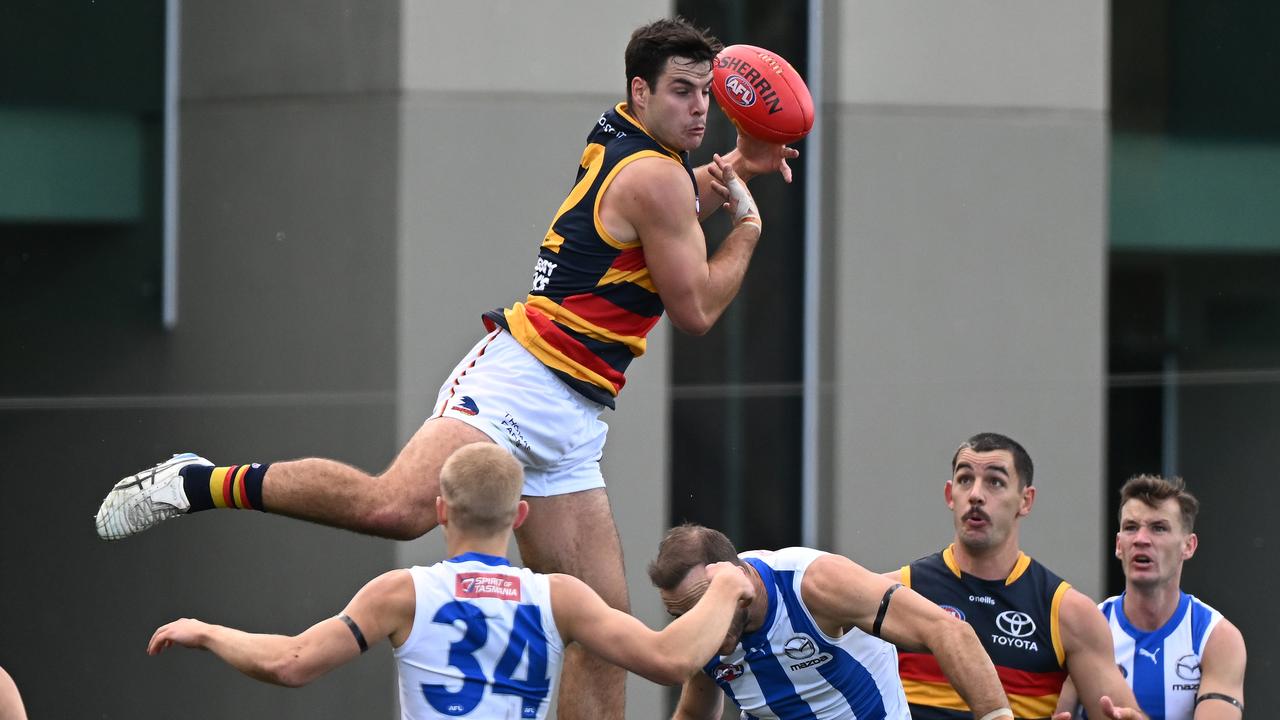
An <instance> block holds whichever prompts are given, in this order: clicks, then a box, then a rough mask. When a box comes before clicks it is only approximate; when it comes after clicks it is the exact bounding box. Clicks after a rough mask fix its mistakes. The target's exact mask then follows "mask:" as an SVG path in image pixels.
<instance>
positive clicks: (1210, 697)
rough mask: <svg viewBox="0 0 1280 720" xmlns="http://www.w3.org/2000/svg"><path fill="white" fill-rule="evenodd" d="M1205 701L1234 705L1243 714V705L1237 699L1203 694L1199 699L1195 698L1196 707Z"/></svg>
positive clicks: (1228, 696)
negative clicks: (1217, 701)
mask: <svg viewBox="0 0 1280 720" xmlns="http://www.w3.org/2000/svg"><path fill="white" fill-rule="evenodd" d="M1205 700H1221V701H1223V702H1225V703H1231V704H1232V705H1235V706H1236V708H1237V709H1238V710H1239V711H1240V712H1241V713H1244V703H1242V702H1240V701H1239V700H1237V699H1235V698H1233V697H1231V696H1230V695H1223V694H1222V693H1215V692H1209V693H1205V694H1203V695H1201V696H1200V697H1198V698H1196V705H1199V704H1200V703H1201V702H1203V701H1205ZM1192 707H1194V706H1192Z"/></svg>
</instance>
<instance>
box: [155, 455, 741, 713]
mask: <svg viewBox="0 0 1280 720" xmlns="http://www.w3.org/2000/svg"><path fill="white" fill-rule="evenodd" d="M523 482H524V474H523V472H522V470H521V467H520V463H519V462H517V461H516V460H515V459H514V458H512V457H511V454H510V453H508V452H507V451H505V450H503V449H502V448H499V447H498V446H497V445H493V444H491V443H476V444H471V445H466V446H464V447H462V448H460V449H459V450H457V451H456V452H454V453H453V454H452V455H451V456H450V457H449V459H448V460H447V461H446V462H445V464H444V467H443V468H442V469H441V473H440V489H441V493H442V495H441V496H440V497H439V498H438V499H437V500H436V511H437V513H438V516H439V518H440V524H441V525H442V526H443V527H444V533H445V541H446V544H447V546H448V554H449V559H448V560H445V561H443V562H440V563H437V564H435V565H432V566H431V567H421V566H419V567H412V568H409V569H405V570H393V571H391V572H389V573H386V574H384V575H381V576H379V577H377V578H375V579H373V580H372V581H370V582H369V583H368V584H367V585H365V586H364V587H363V588H362V589H361V590H360V591H359V592H358V593H356V595H355V597H354V598H352V600H351V602H350V603H348V604H347V607H346V608H345V609H343V611H342V613H341V614H339V615H337V616H335V617H331V618H329V619H327V620H323V621H321V622H319V623H316V624H315V625H313V626H311V627H310V628H308V629H307V630H305V631H304V632H302V633H301V634H299V635H296V636H293V637H286V636H283V635H261V634H252V633H246V632H242V631H240V630H235V629H232V628H228V627H222V626H220V625H210V624H208V623H204V622H201V621H199V620H192V619H184V620H177V621H175V622H172V623H169V624H168V625H165V626H163V627H161V628H159V629H158V630H156V632H155V634H154V635H153V636H152V638H151V642H150V643H149V644H148V645H147V652H148V653H150V654H152V655H155V654H158V653H160V652H161V651H162V650H164V649H166V648H168V647H170V646H172V645H182V646H185V647H192V648H203V649H206V650H210V651H212V652H213V653H214V654H216V655H217V656H218V657H220V658H221V659H223V660H224V661H226V662H227V663H228V664H230V665H231V666H233V667H234V668H236V669H237V670H239V671H240V672H243V673H244V674H246V675H248V676H250V677H253V678H255V679H258V680H262V681H264V682H270V683H276V684H279V685H287V686H292V687H296V686H300V685H305V684H307V683H309V682H311V681H312V680H314V679H316V678H318V677H320V676H321V675H323V674H324V673H326V672H328V671H330V670H332V669H334V668H336V667H338V666H339V665H342V664H344V663H347V662H349V661H351V660H353V659H355V658H356V657H357V656H359V655H360V653H362V652H364V651H365V650H367V649H368V647H369V645H371V644H376V643H378V642H381V641H382V640H384V639H386V640H390V641H391V645H392V646H393V647H394V648H395V650H394V652H395V656H396V665H397V668H398V672H399V676H400V708H401V713H402V717H404V718H406V719H410V718H412V719H417V718H435V717H444V716H458V715H463V714H465V715H466V716H467V717H472V718H479V719H487V718H515V717H519V718H542V717H545V716H546V714H547V710H548V703H547V698H548V697H549V695H550V694H551V691H552V689H553V687H554V685H555V683H556V681H557V679H558V678H559V674H560V672H559V671H560V666H561V658H562V656H563V652H564V646H565V645H566V644H568V643H570V642H578V643H580V644H581V645H583V646H584V647H586V648H587V649H588V650H590V651H591V652H593V653H596V654H597V655H599V656H600V657H602V658H604V659H605V660H607V661H608V662H611V663H614V664H616V665H618V666H620V667H623V668H626V669H628V670H631V671H633V672H635V673H638V674H640V675H643V676H644V677H646V678H648V679H650V680H652V681H654V682H658V683H662V684H666V685H674V684H678V683H681V682H683V681H684V680H685V679H686V678H687V677H689V676H690V675H691V674H693V673H694V672H696V671H697V670H698V669H699V668H700V667H701V666H702V664H703V663H705V662H706V661H707V660H708V659H710V658H711V657H712V655H714V654H715V651H716V648H717V647H718V646H719V645H720V641H721V640H722V639H723V638H724V636H725V633H727V632H728V631H729V623H730V621H731V619H732V618H733V617H734V611H735V610H736V609H737V607H738V606H739V605H740V604H743V603H746V602H749V601H750V599H751V596H752V589H751V583H750V582H749V581H748V580H747V578H746V575H745V574H743V573H742V572H741V571H740V570H739V569H737V568H735V567H732V566H729V565H727V564H724V563H720V564H717V565H714V566H711V567H709V568H708V569H707V572H708V574H709V575H711V577H712V580H711V585H710V587H709V588H708V590H707V593H706V595H705V596H704V598H703V600H702V602H700V603H698V605H697V606H696V607H694V608H693V609H692V610H691V611H690V612H689V613H688V614H687V615H685V616H684V617H683V618H681V619H679V620H676V621H675V622H673V623H671V624H670V625H668V626H667V627H666V628H665V629H664V630H662V631H661V632H655V631H653V630H650V629H649V628H648V627H646V626H645V625H644V624H643V623H641V622H640V621H639V620H637V619H635V618H634V617H632V616H630V615H628V614H626V613H623V612H621V611H618V610H615V609H613V608H611V607H609V606H608V605H607V604H605V602H604V601H603V600H601V599H600V596H599V595H597V594H596V593H595V591H593V590H592V589H591V588H589V587H587V585H586V584H585V583H583V582H582V581H581V580H578V579H577V578H574V577H571V576H568V575H559V574H553V575H541V574H538V573H534V572H532V571H530V570H527V569H524V568H516V567H512V566H511V565H509V564H508V563H507V560H506V558H505V553H506V549H507V544H508V542H509V541H510V538H511V531H512V530H513V529H514V528H515V527H518V526H519V525H520V524H521V523H522V522H524V519H525V517H526V515H527V514H528V511H529V506H528V503H526V502H525V501H523V500H521V499H520V493H521V487H522V485H523Z"/></svg>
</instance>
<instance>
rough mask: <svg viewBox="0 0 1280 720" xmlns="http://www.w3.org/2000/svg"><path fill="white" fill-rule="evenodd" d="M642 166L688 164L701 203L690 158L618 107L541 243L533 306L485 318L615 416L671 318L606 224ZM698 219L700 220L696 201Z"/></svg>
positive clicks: (591, 142)
mask: <svg viewBox="0 0 1280 720" xmlns="http://www.w3.org/2000/svg"><path fill="white" fill-rule="evenodd" d="M641 158H663V159H666V160H670V161H671V162H675V163H679V164H680V165H681V166H683V167H684V169H685V171H686V172H688V174H689V182H690V183H692V184H693V191H694V196H695V198H696V197H697V192H698V184H697V181H696V180H695V179H694V176H693V169H692V167H690V165H689V157H688V153H681V152H677V151H675V150H672V149H670V148H668V147H666V146H664V145H662V144H661V143H659V142H658V141H657V140H655V139H653V138H652V137H650V136H649V135H648V133H647V132H646V131H645V129H644V126H643V125H641V123H640V121H639V120H637V119H636V118H635V117H634V116H632V115H630V114H629V113H628V112H627V110H626V106H625V104H624V103H619V104H618V105H617V106H616V107H614V108H613V109H612V110H609V111H608V112H606V113H604V114H603V115H601V116H600V119H599V120H598V121H597V122H596V125H595V127H593V128H592V129H591V133H590V134H589V135H588V136H587V148H586V150H584V151H583V153H582V159H581V160H580V161H579V163H578V178H577V182H576V183H575V184H574V186H573V189H572V190H571V191H570V192H569V196H568V197H567V198H565V201H564V203H563V204H561V205H560V209H559V210H558V211H557V212H556V215H555V218H554V219H553V220H552V221H551V227H550V228H549V229H548V230H547V235H546V237H545V238H543V240H542V249H541V251H540V252H539V253H538V262H537V264H536V265H535V266H534V271H533V289H532V290H530V291H529V296H528V298H526V299H525V301H524V302H522V303H520V302H518V303H515V304H514V305H512V306H511V307H509V308H506V309H501V308H500V309H497V310H493V311H490V312H487V313H485V314H484V319H485V325H486V327H489V328H490V329H492V328H493V327H494V326H495V325H500V326H502V327H503V328H504V329H506V330H507V332H509V333H511V336H512V337H513V338H515V340H516V341H517V342H519V343H520V344H521V345H523V346H524V347H525V349H527V350H528V351H529V352H530V353H532V354H533V356H534V357H536V358H537V359H538V360H539V361H540V362H542V364H544V365H546V366H547V367H548V368H549V369H550V370H551V371H552V372H554V373H555V374H556V376H557V377H559V378H560V379H561V380H563V381H564V382H565V383H567V384H568V385H569V386H570V387H571V388H573V389H574V390H576V391H578V392H579V393H581V394H582V395H584V396H586V397H587V398H590V399H591V400H594V401H595V402H598V403H600V404H602V405H606V406H608V407H613V406H614V398H615V397H616V396H617V395H618V391H620V390H621V389H622V386H623V384H625V383H626V377H625V373H626V370H627V366H628V365H629V364H630V363H631V360H632V359H634V358H637V357H639V356H641V355H643V354H644V351H645V336H646V335H648V333H649V331H650V330H652V329H653V326H654V325H656V324H657V323H658V318H660V317H662V311H663V307H662V300H661V298H659V297H658V291H657V289H656V288H654V286H653V281H652V280H651V279H650V278H649V268H648V267H647V266H646V265H645V261H644V248H643V247H641V245H640V241H639V240H635V241H633V242H619V241H618V240H617V239H615V238H614V237H613V236H611V235H610V234H609V232H608V231H607V230H606V229H605V228H604V225H603V224H602V223H601V222H600V198H602V197H603V196H604V193H605V190H607V189H608V187H609V184H610V183H612V182H613V179H614V178H615V177H617V175H618V173H619V172H620V171H621V170H622V169H623V168H624V167H626V166H627V165H629V164H630V163H632V162H635V161H636V160H639V159H641ZM689 212H692V213H696V212H697V205H696V201H695V204H694V205H693V206H691V207H690V208H689Z"/></svg>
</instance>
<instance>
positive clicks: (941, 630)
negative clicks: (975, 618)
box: [924, 615, 982, 655]
mask: <svg viewBox="0 0 1280 720" xmlns="http://www.w3.org/2000/svg"><path fill="white" fill-rule="evenodd" d="M924 644H925V646H926V647H927V648H928V649H929V651H930V652H932V653H933V654H934V655H940V654H946V653H948V652H951V653H956V652H963V650H964V649H971V648H973V647H978V648H979V649H981V647H982V643H981V641H979V640H978V635H977V633H975V632H974V631H973V626H972V625H970V624H969V623H967V622H965V621H963V620H959V619H957V618H954V617H951V616H950V615H947V616H946V617H945V618H941V619H939V620H938V621H937V622H935V623H933V627H931V628H930V629H929V631H928V632H927V633H926V634H925V640H924Z"/></svg>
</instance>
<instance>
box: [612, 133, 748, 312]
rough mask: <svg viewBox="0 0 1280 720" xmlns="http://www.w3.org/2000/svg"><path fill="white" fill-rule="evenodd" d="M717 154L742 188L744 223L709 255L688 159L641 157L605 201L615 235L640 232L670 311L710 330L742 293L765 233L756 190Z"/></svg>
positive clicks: (739, 217) (738, 219) (729, 178)
mask: <svg viewBox="0 0 1280 720" xmlns="http://www.w3.org/2000/svg"><path fill="white" fill-rule="evenodd" d="M717 162H718V163H720V165H721V166H722V167H720V171H721V177H722V178H724V179H725V183H724V184H725V186H726V187H727V186H729V185H730V184H732V183H733V182H736V183H738V184H739V186H740V190H739V194H738V196H737V200H736V201H734V203H733V211H734V212H735V223H736V224H735V226H734V228H733V230H731V231H730V232H729V234H728V235H727V236H726V237H725V239H724V240H723V241H721V243H720V247H719V248H717V249H716V252H715V253H714V254H713V255H712V256H711V257H709V258H708V257H707V243H706V238H705V236H704V235H703V234H702V226H701V225H699V224H698V215H697V213H696V212H695V210H694V207H695V205H694V195H693V186H692V185H691V184H690V183H689V176H688V174H687V173H686V171H685V170H684V168H682V167H681V166H679V165H677V164H675V163H672V162H669V161H667V160H664V159H662V158H643V159H640V160H637V161H635V162H633V163H631V164H630V165H628V166H627V167H626V168H624V169H623V171H622V172H620V173H618V175H617V177H616V178H615V179H614V181H613V184H612V185H611V186H610V188H609V190H608V192H606V193H605V195H604V198H603V200H601V203H600V217H601V222H602V223H604V224H605V225H606V227H607V228H608V229H609V231H610V233H611V234H612V235H613V236H614V237H615V238H617V239H619V240H620V241H621V240H624V239H639V240H640V242H641V244H642V245H643V246H644V257H645V263H646V265H648V268H649V275H650V277H651V278H652V279H653V284H654V287H655V288H656V289H657V291H658V295H659V296H660V297H661V298H662V304H663V305H664V306H665V308H666V311H667V315H668V316H669V317H670V318H671V322H672V324H674V325H675V326H676V327H677V328H679V329H680V330H682V331H684V332H687V333H690V334H692V335H702V334H704V333H706V332H707V331H708V330H710V329H711V326H712V325H714V324H715V322H716V320H718V319H719V318H720V315H721V314H722V313H724V310H725V308H727V307H728V306H729V303H730V302H731V301H732V300H733V298H734V296H735V295H737V294H738V290H739V288H741V287H742V279H743V277H744V276H745V275H746V272H747V266H748V265H749V263H750V261H751V255H752V254H753V253H754V252H755V248H756V244H757V242H758V241H759V239H760V214H759V211H758V210H755V202H754V200H752V199H751V195H750V192H748V191H747V190H746V186H745V184H743V183H742V182H741V181H739V180H734V179H733V178H734V176H733V170H732V168H730V167H729V166H728V164H727V163H723V161H722V160H718V161H717ZM739 210H741V211H742V212H741V213H738V211H739Z"/></svg>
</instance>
